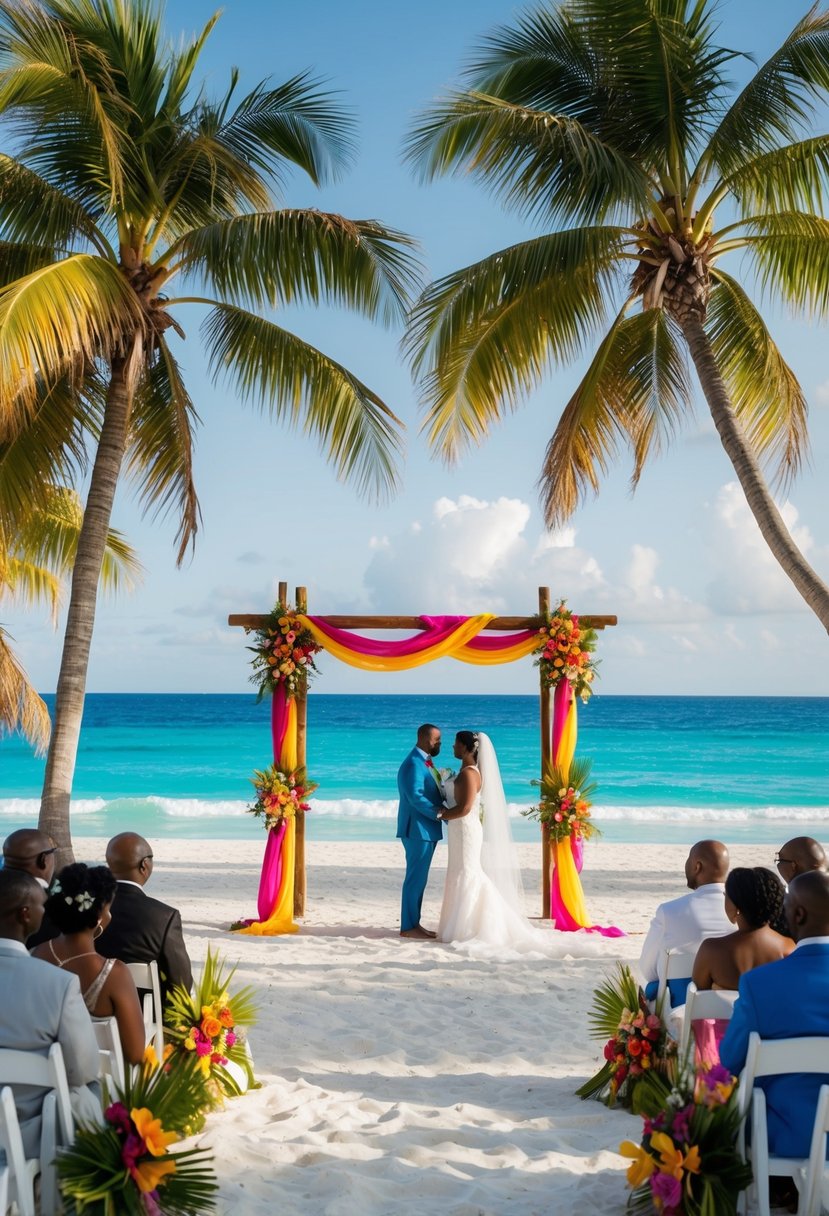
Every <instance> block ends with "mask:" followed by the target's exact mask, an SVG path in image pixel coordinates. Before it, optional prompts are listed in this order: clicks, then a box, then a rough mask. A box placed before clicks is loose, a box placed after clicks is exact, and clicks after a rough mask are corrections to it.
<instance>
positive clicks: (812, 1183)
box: [797, 1085, 829, 1216]
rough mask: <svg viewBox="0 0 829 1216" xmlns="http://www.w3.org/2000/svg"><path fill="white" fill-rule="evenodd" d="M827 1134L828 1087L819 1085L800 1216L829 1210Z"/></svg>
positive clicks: (799, 1208)
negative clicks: (825, 1209)
mask: <svg viewBox="0 0 829 1216" xmlns="http://www.w3.org/2000/svg"><path fill="white" fill-rule="evenodd" d="M827 1132H829V1085H821V1087H820V1096H819V1097H818V1103H817V1111H816V1112H815V1126H814V1128H813V1130H812V1149H811V1152H810V1153H809V1165H808V1167H807V1169H806V1176H805V1179H804V1183H803V1189H802V1191H801V1192H800V1205H799V1206H798V1209H797V1210H798V1213H799V1214H800V1216H820V1214H821V1212H822V1211H823V1210H824V1208H829V1167H828V1166H827V1163H826V1135H827Z"/></svg>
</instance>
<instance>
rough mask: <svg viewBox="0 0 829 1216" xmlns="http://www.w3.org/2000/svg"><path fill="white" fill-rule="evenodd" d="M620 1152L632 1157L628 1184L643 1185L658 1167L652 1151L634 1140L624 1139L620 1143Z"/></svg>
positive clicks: (628, 1170)
mask: <svg viewBox="0 0 829 1216" xmlns="http://www.w3.org/2000/svg"><path fill="white" fill-rule="evenodd" d="M619 1152H620V1153H621V1154H622V1156H623V1157H630V1158H632V1164H631V1165H629V1166H628V1169H627V1179H628V1186H632V1187H637V1186H641V1185H642V1183H643V1182H645V1181H646V1180H647V1179H648V1178H650V1176H651V1174H652V1173H653V1171H654V1170H655V1169H656V1163H655V1162H654V1159H653V1157H652V1156H651V1155H650V1153H649V1152H648V1151H647V1150H646V1149H644V1148H642V1146H641V1145H640V1144H634V1143H633V1141H632V1140H624V1141H623V1142H622V1143H621V1144H620V1145H619Z"/></svg>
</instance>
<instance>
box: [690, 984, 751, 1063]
mask: <svg viewBox="0 0 829 1216" xmlns="http://www.w3.org/2000/svg"><path fill="white" fill-rule="evenodd" d="M738 996H739V993H738V992H737V990H736V989H730V988H729V989H725V988H719V989H713V988H704V989H703V990H702V991H700V989H699V988H697V986H696V984H695V983H694V981H693V980H691V982H690V984H689V985H688V991H687V993H686V994H685V1013H684V1016H683V1019H682V1029H681V1031H680V1035H679V1058H680V1059H681V1060H682V1059H684V1058H685V1053H686V1051H688V1047H689V1044H690V1042H691V1036H692V1034H693V1022H694V1019H695V1018H696V1019H699V1018H717V1019H719V1020H720V1021H725V1022H730V1021H731V1017H732V1014H733V1013H734V1004H735V1002H736V1000H737V997H738Z"/></svg>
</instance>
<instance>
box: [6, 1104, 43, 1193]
mask: <svg viewBox="0 0 829 1216" xmlns="http://www.w3.org/2000/svg"><path fill="white" fill-rule="evenodd" d="M0 1145H2V1147H3V1150H4V1151H5V1154H6V1165H5V1167H4V1168H3V1171H2V1180H1V1181H0V1200H2V1203H0V1212H2V1214H3V1216H6V1213H7V1212H10V1211H11V1210H12V1205H13V1204H16V1206H17V1211H18V1212H19V1213H20V1216H35V1178H36V1177H37V1175H38V1174H39V1173H40V1162H39V1161H38V1159H37V1158H36V1157H30V1158H29V1159H28V1160H27V1159H26V1154H25V1153H24V1152H23V1137H22V1136H21V1135H20V1124H19V1123H18V1121H17V1109H16V1107H15V1105H14V1094H13V1093H12V1091H11V1089H10V1088H9V1086H8V1085H5V1086H4V1087H3V1089H2V1090H0Z"/></svg>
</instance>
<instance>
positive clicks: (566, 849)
mask: <svg viewBox="0 0 829 1216" xmlns="http://www.w3.org/2000/svg"><path fill="white" fill-rule="evenodd" d="M553 864H554V865H555V867H556V870H557V871H558V885H559V890H560V891H561V898H562V900H563V901H564V906H565V907H566V909H567V911H568V912H569V913H570V915H571V916H572V918H573V920H574V921H575V922H576V924H578V925H581V926H582V927H586V926H587V925H589V924H591V923H592V922H591V921H590V918H589V916H588V914H587V905H586V904H585V902H584V891H583V889H582V885H581V879H580V878H579V872H578V870H577V869H576V862H575V859H574V857H573V848H572V844H571V841H570V838H569V837H568V838H567V839H566V840H556V841H554V842H553Z"/></svg>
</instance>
